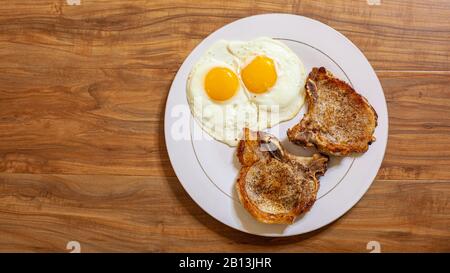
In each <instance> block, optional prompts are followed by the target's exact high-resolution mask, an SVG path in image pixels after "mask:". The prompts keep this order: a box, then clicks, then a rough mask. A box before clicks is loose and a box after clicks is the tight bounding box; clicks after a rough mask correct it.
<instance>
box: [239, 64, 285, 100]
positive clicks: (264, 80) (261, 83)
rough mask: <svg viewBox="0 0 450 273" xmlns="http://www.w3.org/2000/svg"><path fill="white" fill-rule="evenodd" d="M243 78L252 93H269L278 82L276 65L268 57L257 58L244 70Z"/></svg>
mask: <svg viewBox="0 0 450 273" xmlns="http://www.w3.org/2000/svg"><path fill="white" fill-rule="evenodd" d="M241 77H242V80H243V81H244V84H245V87H247V89H248V90H249V91H250V92H252V93H257V94H260V93H264V92H267V91H268V90H269V89H270V88H271V87H272V86H273V85H274V84H275V82H276V81H277V71H276V69H275V63H274V62H273V60H272V59H270V58H268V57H266V56H257V57H255V58H254V59H253V60H252V61H251V62H250V63H249V64H248V65H247V66H246V67H245V68H244V69H242V72H241Z"/></svg>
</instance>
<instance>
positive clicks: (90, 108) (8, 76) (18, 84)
mask: <svg viewBox="0 0 450 273" xmlns="http://www.w3.org/2000/svg"><path fill="white" fill-rule="evenodd" d="M0 71H1V72H0V98H1V99H0V139H1V140H2V141H1V142H0V171H2V172H26V173H113V174H134V175H159V176H162V175H165V174H166V173H167V172H168V173H169V174H171V175H172V170H171V167H170V164H169V160H168V156H167V153H166V148H165V146H164V134H163V123H162V119H163V111H164V105H165V101H166V94H167V90H168V89H169V85H170V77H169V78H168V77H167V76H164V73H161V71H154V70H151V69H150V70H147V69H143V70H142V69H140V70H127V71H121V70H107V69H104V70H92V69H88V70H86V69H85V70H79V69H63V70H60V69H53V68H49V69H44V70H42V69H30V70H27V69H25V70H23V69H3V70H2V69H0Z"/></svg>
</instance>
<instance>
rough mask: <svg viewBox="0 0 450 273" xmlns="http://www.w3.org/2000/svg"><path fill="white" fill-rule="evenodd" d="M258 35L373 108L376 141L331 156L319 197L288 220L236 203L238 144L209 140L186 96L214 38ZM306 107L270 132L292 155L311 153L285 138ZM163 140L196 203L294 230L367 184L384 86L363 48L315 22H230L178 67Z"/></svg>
mask: <svg viewBox="0 0 450 273" xmlns="http://www.w3.org/2000/svg"><path fill="white" fill-rule="evenodd" d="M260 36H267V37H272V38H274V39H277V40H280V41H282V42H284V43H285V44H286V45H287V46H289V47H290V48H291V49H292V50H293V51H294V52H295V53H296V54H297V55H298V56H299V58H300V59H301V60H302V62H303V63H304V65H305V69H306V71H307V73H308V72H309V71H310V70H311V68H312V67H319V66H324V67H326V68H327V69H329V70H330V71H331V72H333V74H334V75H336V76H337V77H339V78H341V79H343V80H345V81H347V82H348V83H349V84H351V85H352V86H353V87H354V88H355V89H356V90H357V91H358V92H359V93H361V94H362V95H363V96H365V97H366V98H367V99H368V100H369V102H370V104H371V105H372V106H373V107H374V108H375V110H376V112H377V114H378V126H377V128H376V130H375V136H376V138H377V140H376V141H375V142H374V143H373V144H372V145H370V147H369V150H368V151H367V152H366V153H364V154H362V155H358V156H355V157H343V158H336V157H332V158H331V160H330V164H329V168H328V170H327V172H326V173H325V175H324V176H322V177H320V189H319V193H318V199H317V201H316V202H315V204H314V206H313V207H312V208H311V210H310V211H309V212H307V213H305V214H304V215H302V216H300V217H298V219H297V220H296V221H295V222H294V223H293V224H292V225H269V224H263V223H260V222H258V221H256V220H255V219H253V217H252V216H251V215H250V214H249V213H248V212H247V211H246V210H245V209H244V208H243V207H242V206H241V204H240V203H239V200H238V198H237V193H236V192H235V190H234V184H235V181H236V177H237V174H238V171H239V163H238V162H237V160H236V156H235V148H231V147H228V146H227V145H225V144H223V143H220V142H217V141H215V140H213V139H212V138H211V137H210V136H209V135H207V134H206V133H204V132H203V131H202V130H201V129H200V127H199V125H198V124H197V122H196V121H195V120H194V118H193V117H192V116H191V113H190V110H189V105H188V104H187V99H186V82H187V77H188V75H189V72H190V70H191V68H192V67H193V65H194V64H195V62H196V61H197V60H198V59H199V58H200V56H201V55H202V54H203V53H204V52H205V51H206V50H207V49H208V48H209V47H210V46H211V45H212V44H214V43H215V42H216V41H218V40H221V39H225V40H244V41H245V40H251V39H254V38H257V37H260ZM304 113H305V107H303V108H302V110H301V111H300V113H299V114H298V115H297V116H296V117H295V118H293V119H292V120H290V121H287V122H283V123H281V124H279V125H277V126H275V127H273V128H270V129H268V131H269V132H270V133H272V134H274V135H275V136H277V137H278V138H279V139H280V140H281V141H282V143H283V144H284V146H285V147H286V149H287V150H289V151H290V152H291V153H294V154H300V155H304V154H308V153H311V151H309V150H306V149H303V148H301V147H299V146H295V145H292V144H291V143H290V142H289V141H287V137H286V130H287V129H288V128H290V127H291V126H292V125H294V124H296V123H298V122H299V121H300V119H301V118H302V116H303V115H304ZM164 130H165V138H166V145H167V150H168V153H169V157H170V161H171V163H172V166H173V168H174V170H175V173H176V175H177V176H178V179H179V180H180V182H181V183H182V185H183V187H184V188H185V189H186V191H187V192H188V193H189V195H190V196H191V197H192V199H194V201H195V202H196V203H197V204H198V205H199V206H200V207H201V208H202V209H203V210H205V211H206V212H207V213H209V214H210V215H211V216H213V217H214V218H216V219H217V220H219V221H221V222H222V223H224V224H226V225H228V226H230V227H233V228H236V229H238V230H241V231H244V232H248V233H252V234H257V235H262V236H291V235H297V234H301V233H305V232H309V231H312V230H315V229H318V228H321V227H323V226H325V225H327V224H329V223H331V222H332V221H334V220H336V219H337V218H339V217H340V216H342V215H343V214H344V213H345V212H346V211H348V210H349V209H350V208H351V207H352V206H354V205H355V204H356V203H357V202H358V200H359V199H360V198H361V197H362V196H363V195H364V193H365V192H366V191H367V189H368V188H369V187H370V185H371V184H372V181H373V179H374V178H375V176H376V174H377V172H378V169H379V168H380V165H381V162H382V161H383V156H384V152H385V149H386V144H387V136H388V115H387V107H386V101H385V98H384V94H383V90H382V88H381V84H380V82H379V80H378V78H377V76H376V74H375V72H374V70H373V68H372V66H371V65H370V64H369V62H368V61H367V59H366V58H365V57H364V55H363V54H362V53H361V51H360V50H359V49H358V48H357V47H356V46H355V45H354V44H353V43H352V42H350V41H349V40H348V39H347V38H346V37H345V36H343V35H342V34H341V33H339V32H337V31H336V30H334V29H332V28H331V27H329V26H327V25H325V24H323V23H320V22H318V21H315V20H312V19H309V18H306V17H302V16H297V15H289V14H265V15H257V16H252V17H247V18H244V19H241V20H238V21H235V22H233V23H231V24H228V25H226V26H224V27H222V28H221V29H219V30H217V31H215V32H214V33H213V34H211V35H210V36H208V37H207V38H206V39H205V40H203V41H202V42H201V43H200V44H199V45H198V46H197V47H196V48H195V49H194V50H193V51H192V53H191V54H190V55H189V56H188V57H187V58H186V60H185V61H184V63H183V65H182V66H181V67H180V70H179V71H178V73H177V75H176V76H175V79H174V81H173V83H172V86H171V88H170V91H169V96H168V99H167V103H166V112H165V124H164Z"/></svg>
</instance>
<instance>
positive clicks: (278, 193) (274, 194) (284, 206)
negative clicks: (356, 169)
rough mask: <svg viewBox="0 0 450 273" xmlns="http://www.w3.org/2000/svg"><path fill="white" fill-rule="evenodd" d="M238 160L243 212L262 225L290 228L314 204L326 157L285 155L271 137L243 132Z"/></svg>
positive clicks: (286, 153) (239, 187) (278, 143)
mask: <svg viewBox="0 0 450 273" xmlns="http://www.w3.org/2000/svg"><path fill="white" fill-rule="evenodd" d="M237 157H238V159H239V162H240V163H241V165H242V167H241V170H240V172H239V178H238V180H237V183H236V190H237V192H238V194H239V199H240V201H241V203H242V204H243V206H244V207H245V209H247V211H248V212H250V214H251V215H252V216H253V217H255V218H256V219H257V220H259V221H261V222H263V223H271V224H273V223H277V224H291V223H293V222H294V220H295V218H296V217H297V216H298V215H299V214H301V213H304V212H306V211H308V210H309V209H310V208H311V206H312V205H313V204H314V202H315V200H316V195H317V191H318V189H319V180H318V176H320V175H323V174H324V173H325V171H326V168H327V162H328V157H326V156H323V155H320V154H315V155H313V156H312V157H299V156H295V155H292V154H290V153H288V152H287V151H285V150H284V149H283V147H282V146H281V144H280V142H279V140H278V139H276V138H275V137H274V136H272V135H270V134H267V133H263V132H253V131H250V130H249V129H247V128H245V129H244V139H242V140H241V141H240V142H239V146H238V150H237Z"/></svg>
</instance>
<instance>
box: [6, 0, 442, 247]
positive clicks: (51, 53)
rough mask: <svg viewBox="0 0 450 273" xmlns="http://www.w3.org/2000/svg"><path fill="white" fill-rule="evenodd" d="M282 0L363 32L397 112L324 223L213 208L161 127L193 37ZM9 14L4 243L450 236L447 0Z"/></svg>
mask: <svg viewBox="0 0 450 273" xmlns="http://www.w3.org/2000/svg"><path fill="white" fill-rule="evenodd" d="M69 2H71V1H69ZM75 2H76V1H75ZM166 2H167V3H166ZM372 2H373V1H372ZM375 2H376V1H375ZM270 12H286V13H294V14H301V15H304V16H308V17H311V18H314V19H317V20H320V21H322V22H324V23H326V24H328V25H330V26H332V27H334V28H335V29H337V30H339V31H341V32H342V33H344V34H345V35H346V36H347V37H348V38H349V39H350V40H352V41H353V42H354V43H355V44H356V45H357V46H358V47H359V48H360V49H361V50H362V51H363V52H364V54H365V55H366V56H367V58H368V59H369V61H370V62H371V64H372V65H373V67H374V68H375V70H376V72H377V74H378V77H379V78H380V80H381V83H382V85H383V88H384V92H385V95H386V99H387V103H388V108H389V122H390V123H389V127H390V130H389V143H388V147H387V151H386V156H385V159H384V162H383V165H382V167H381V169H380V171H379V173H378V176H377V178H376V181H375V182H374V183H373V185H372V187H371V188H370V190H369V191H368V192H367V194H366V195H365V196H364V197H363V198H362V200H361V201H360V202H359V203H358V204H357V205H356V206H355V207H354V208H353V209H352V210H350V211H349V212H348V213H347V214H345V215H344V216H343V217H342V218H340V219H339V220H338V221H336V222H334V223H332V224H330V225H329V226H327V227H324V228H322V229H320V230H318V231H315V232H312V233H309V234H306V235H302V236H295V237H290V238H278V239H276V238H275V239H274V238H262V237H258V236H251V235H247V234H244V233H242V232H239V231H236V230H233V229H231V228H229V227H227V226H225V225H223V224H221V223H219V222H218V221H216V220H214V219H213V218H212V217H210V216H209V215H207V214H206V213H205V212H203V211H202V209H200V208H199V207H198V206H197V205H196V204H195V203H194V202H193V201H192V200H191V198H190V197H189V196H188V195H187V193H186V192H185V191H184V190H183V188H182V186H181V185H180V183H179V182H178V179H177V177H176V176H175V174H174V172H173V170H172V167H171V165H170V162H169V159H168V155H167V152H166V147H165V143H164V132H163V113H164V106H165V101H166V97H167V93H168V90H169V86H170V84H171V82H172V80H173V78H174V75H175V73H176V71H177V69H178V68H179V66H180V65H181V63H182V62H183V60H184V59H185V57H186V56H187V55H188V54H189V52H190V51H191V50H192V49H193V48H194V47H195V46H196V45H197V44H198V43H199V42H200V41H201V40H202V39H203V38H205V37H206V36H207V35H208V34H210V33H211V32H213V31H214V30H216V29H217V28H219V27H221V26H223V25H225V24H227V23H230V22H232V21H234V20H236V19H239V18H242V17H246V16H249V15H254V14H261V13H270ZM0 14H1V16H0V250H1V251H14V252H19V251H20V252H22V251H36V252H44V251H50V252H54V251H55V252H68V250H66V245H67V243H68V242H69V241H78V242H79V243H80V244H81V251H82V252H95V251H132V252H135V251H153V252H154V251H158V252H166V251H187V252H190V251H200V252H210V251H227V252H228V251H256V252H264V251H276V252H278V251H283V252H322V251H333V252H334V251H349V252H368V250H366V245H367V243H368V242H369V241H378V242H379V243H380V244H381V251H383V252H390V251H408V252H416V251H431V252H439V251H450V1H448V0H434V1H423V0H408V1H406V0H402V1H400V0H381V5H368V4H367V2H366V1H365V0H358V1H351V2H350V1H344V0H342V1H338V0H334V1H284V2H283V1H275V0H266V1H211V0H209V1H191V0H187V1H183V0H176V1H156V0H152V1H150V0H149V1H143V0H137V1H125V0H81V5H74V6H69V5H68V4H67V3H66V0H59V1H58V0H40V1H29V0H8V1H3V2H2V4H1V5H0ZM299 31H302V30H299Z"/></svg>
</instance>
